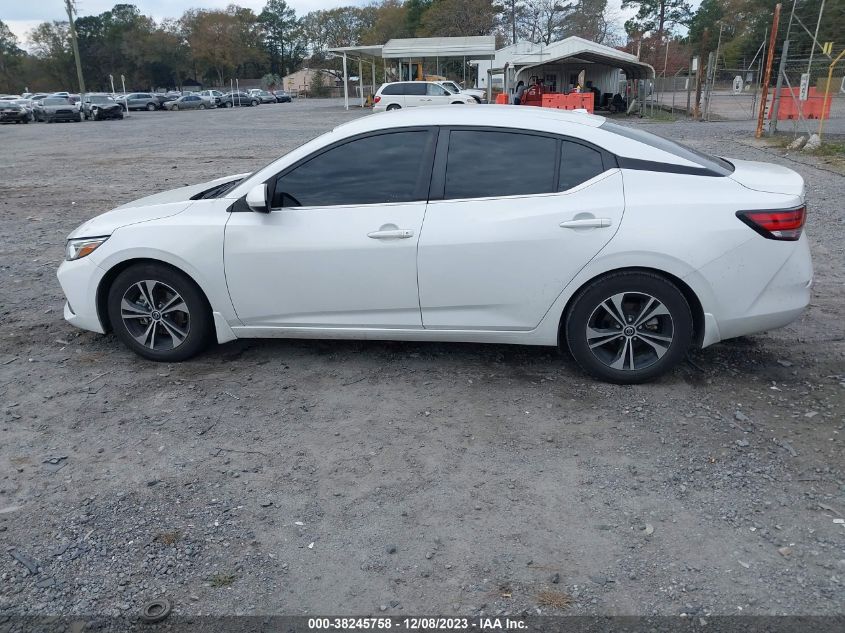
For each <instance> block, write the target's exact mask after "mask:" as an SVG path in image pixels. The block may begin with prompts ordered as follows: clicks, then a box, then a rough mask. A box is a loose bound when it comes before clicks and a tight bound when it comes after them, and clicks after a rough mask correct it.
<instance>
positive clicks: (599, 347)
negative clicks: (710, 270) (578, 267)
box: [562, 272, 693, 384]
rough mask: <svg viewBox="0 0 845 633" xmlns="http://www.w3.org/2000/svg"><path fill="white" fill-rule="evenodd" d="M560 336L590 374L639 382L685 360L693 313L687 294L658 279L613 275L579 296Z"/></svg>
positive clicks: (634, 274)
mask: <svg viewBox="0 0 845 633" xmlns="http://www.w3.org/2000/svg"><path fill="white" fill-rule="evenodd" d="M562 334H563V335H565V338H566V343H567V345H568V347H569V351H570V352H571V353H572V356H573V357H574V358H575V360H576V361H577V362H578V364H579V365H580V366H581V367H582V369H584V370H585V371H586V372H588V373H590V374H592V375H593V376H596V377H597V378H601V379H602V380H607V381H609V382H615V383H620V384H635V383H640V382H645V381H647V380H651V379H652V378H656V377H657V376H660V375H661V374H664V373H666V372H667V371H669V370H670V369H672V368H673V367H674V366H675V365H677V364H678V363H679V362H680V361H681V360H683V359H684V357H685V356H686V353H687V351H688V350H689V347H690V345H691V344H692V338H693V320H692V312H691V311H690V307H689V304H688V303H687V300H686V298H685V297H684V295H683V293H682V292H681V291H680V290H679V289H678V288H677V287H676V286H675V285H674V284H672V283H671V282H670V281H668V280H667V279H665V278H664V277H661V276H660V275H656V274H654V273H647V272H619V273H611V274H609V275H607V276H605V277H602V278H600V279H598V280H596V281H594V282H592V283H590V284H589V285H587V286H586V287H585V288H583V289H582V290H581V291H580V292H579V293H578V294H577V295H576V297H575V299H574V300H573V302H572V305H571V307H570V308H569V311H568V312H567V314H566V318H565V324H564V331H563V332H562Z"/></svg>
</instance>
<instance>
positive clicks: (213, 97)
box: [199, 90, 223, 106]
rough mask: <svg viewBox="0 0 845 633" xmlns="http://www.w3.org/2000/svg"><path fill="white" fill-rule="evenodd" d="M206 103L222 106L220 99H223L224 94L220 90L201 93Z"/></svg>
mask: <svg viewBox="0 0 845 633" xmlns="http://www.w3.org/2000/svg"><path fill="white" fill-rule="evenodd" d="M199 96H201V97H202V98H203V99H205V100H206V102H208V103H211V104H212V105H214V106H219V105H220V99H221V98H222V97H223V93H222V92H220V91H219V90H203V91H202V92H200V93H199Z"/></svg>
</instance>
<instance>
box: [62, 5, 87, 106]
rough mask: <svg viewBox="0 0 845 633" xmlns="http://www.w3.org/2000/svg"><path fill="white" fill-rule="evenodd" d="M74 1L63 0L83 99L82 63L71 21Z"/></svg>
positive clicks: (80, 94) (73, 25)
mask: <svg viewBox="0 0 845 633" xmlns="http://www.w3.org/2000/svg"><path fill="white" fill-rule="evenodd" d="M74 1H75V0H65V9H67V19H68V22H70V41H71V44H72V45H73V58H74V59H75V60H76V78H77V79H78V80H79V97H80V99H82V100H84V99H85V80H84V79H83V78H82V63H81V62H80V61H79V43H78V42H77V41H76V24H74V22H73V14H74V13H75V8H74V6H73V3H74Z"/></svg>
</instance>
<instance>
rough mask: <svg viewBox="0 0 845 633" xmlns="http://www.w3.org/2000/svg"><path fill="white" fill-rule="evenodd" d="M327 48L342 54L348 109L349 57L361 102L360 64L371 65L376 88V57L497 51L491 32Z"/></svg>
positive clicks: (483, 56)
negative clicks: (355, 71) (356, 74)
mask: <svg viewBox="0 0 845 633" xmlns="http://www.w3.org/2000/svg"><path fill="white" fill-rule="evenodd" d="M328 52H329V53H330V54H332V55H335V56H337V57H342V58H343V97H344V101H345V105H346V109H347V110H348V109H349V83H348V81H349V75H348V72H347V64H348V62H349V61H350V60H352V61H357V62H358V85H359V89H360V92H361V105H362V106H363V105H364V90H363V88H364V86H363V79H362V74H363V64H364V61H369V62H370V64H371V66H372V90H373V93H375V90H376V79H375V75H376V65H375V60H376V59H378V58H381V59H396V60H400V64H401V60H408V61H411V60H414V59H438V60H439V59H440V58H441V57H442V58H446V57H463V58H473V59H493V57H494V56H495V55H496V38H495V37H494V36H492V35H479V36H473V37H413V38H401V39H392V40H389V41H388V42H387V43H386V44H383V45H378V46H341V47H337V48H330V49H328Z"/></svg>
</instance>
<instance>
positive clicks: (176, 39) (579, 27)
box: [0, 0, 845, 92]
mask: <svg viewBox="0 0 845 633" xmlns="http://www.w3.org/2000/svg"><path fill="white" fill-rule="evenodd" d="M776 1H777V0H703V2H702V3H701V5H700V6H699V7H698V9H697V10H693V9H692V8H691V5H690V2H689V1H688V0H623V2H622V7H623V8H625V9H632V10H634V11H635V14H634V16H633V17H632V18H630V19H628V20H627V21H625V22H624V24H623V23H622V20H621V17H620V16H619V15H618V14H617V13H616V12H615V10H614V8H613V7H609V6H608V0H376V1H374V2H373V3H372V4H369V5H366V6H342V7H337V8H334V9H325V10H316V11H311V12H309V13H306V14H304V15H302V16H298V15H297V14H296V12H295V11H294V9H293V8H292V7H290V6H289V5H288V4H287V2H286V1H285V0H267V3H266V5H265V7H264V8H263V10H261V11H260V12H258V13H256V12H255V11H253V10H252V9H248V8H244V7H240V6H238V5H236V4H231V5H229V6H228V7H227V8H225V9H220V10H218V9H215V10H211V9H190V10H188V11H185V12H184V13H183V14H182V16H181V17H178V18H169V19H165V20H161V21H156V20H154V19H153V18H151V17H149V16H146V15H144V14H142V13H141V11H140V10H139V9H138V7H136V6H135V5H133V4H116V5H115V6H114V7H113V8H112V9H111V10H109V11H105V12H103V13H101V14H99V15H90V16H77V17H76V18H75V20H74V24H75V27H76V30H77V35H78V40H79V51H80V57H81V61H82V71H83V75H84V77H85V80H86V86H87V87H88V89H89V90H108V89H109V88H110V85H109V75H113V76H114V77H119V76H120V75H124V76H125V78H126V85H127V88H129V89H133V90H138V89H149V88H152V87H176V86H180V85H182V83H183V82H184V81H185V80H186V79H194V80H197V81H200V82H202V83H203V84H208V85H217V86H222V85H226V84H227V83H228V81H229V78H231V77H253V78H254V77H261V76H264V75H267V74H270V75H272V76H284V75H287V74H289V73H291V72H294V71H296V70H298V69H300V68H302V67H303V66H310V67H312V68H317V67H319V68H336V67H337V64H338V62H337V60H336V59H334V58H332V57H331V56H330V55H328V53H327V49H329V48H333V47H338V46H355V45H367V44H383V43H384V42H386V41H387V40H389V39H392V38H401V37H427V36H468V35H495V36H496V38H497V43H498V44H499V45H501V46H503V45H507V44H509V43H511V42H513V41H521V40H530V41H532V42H537V43H540V42H542V43H545V44H549V43H551V42H554V41H558V40H560V39H563V38H565V37H568V36H571V35H577V36H581V37H584V38H586V39H589V40H592V41H596V42H599V43H602V44H607V45H611V46H617V47H619V48H623V49H624V50H627V51H629V52H633V53H635V54H639V55H640V57H641V58H642V59H644V60H645V61H648V62H650V63H652V65H653V66H655V68H656V70H657V72H658V74H660V73H661V72H662V71H663V70H664V66H666V65H667V64H668V65H669V66H672V67H679V66H683V65H685V64H686V63H687V60H688V58H689V55H690V54H692V52H697V51H698V50H700V49H702V48H708V47H709V50H712V48H715V43H714V42H715V39H716V37H717V36H718V34H719V31H720V30H721V38H722V40H721V46H722V48H721V50H722V53H723V60H724V62H723V63H724V64H725V65H726V66H728V67H732V68H733V67H744V64H747V63H748V62H749V61H750V60H751V58H752V57H753V56H754V54H755V52H756V51H757V49H758V48H759V45H760V43H761V42H762V40H763V39H764V37H765V33H766V29H767V28H768V27H769V25H770V24H771V14H772V10H773V8H774V5H775V4H776ZM796 6H797V10H796V14H797V15H798V16H799V18H800V19H801V20H802V21H803V23H804V24H810V25H814V24H815V21H816V17H817V13H818V3H816V2H810V1H809V0H808V1H805V2H799V3H798V4H797V5H796ZM788 8H789V7H786V9H788ZM786 9H785V10H786ZM786 22H787V20H781V32H783V31H784V30H785V28H786ZM843 32H845V0H828V8H827V9H826V19H825V20H824V21H823V23H822V29H821V32H820V39H821V40H825V39H829V40H835V39H836V35H839V39H842V37H841V33H843ZM809 42H810V39H809V38H806V37H804V38H799V41H798V42H796V43H793V48H792V49H791V50H792V52H793V54H803V53H806V52H808V46H809V45H810V44H809ZM839 44H840V45H841V44H842V42H840V43H839ZM670 49H671V52H672V54H671V56H669V55H667V54H666V53H667V52H668V51H669V50H670ZM670 58H671V63H670ZM672 71H673V69H672V68H669V69H667V72H669V73H671V72H672ZM75 85H76V74H75V67H74V59H73V53H72V49H71V45H70V37H69V24H68V22H66V21H52V22H44V23H42V24H40V25H38V26H37V27H36V28H35V29H33V30H32V31H31V32H30V33H29V34H28V37H27V42H26V43H25V45H22V43H21V42H19V41H18V39H17V38H16V37H15V36H14V34H12V32H11V31H10V30H9V28H8V26H7V25H5V24H4V23H3V22H2V21H0V92H21V91H23V90H24V87H27V88H29V90H30V91H35V90H48V89H53V88H54V87H58V86H61V87H63V88H68V89H70V88H71V87H72V86H75Z"/></svg>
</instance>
